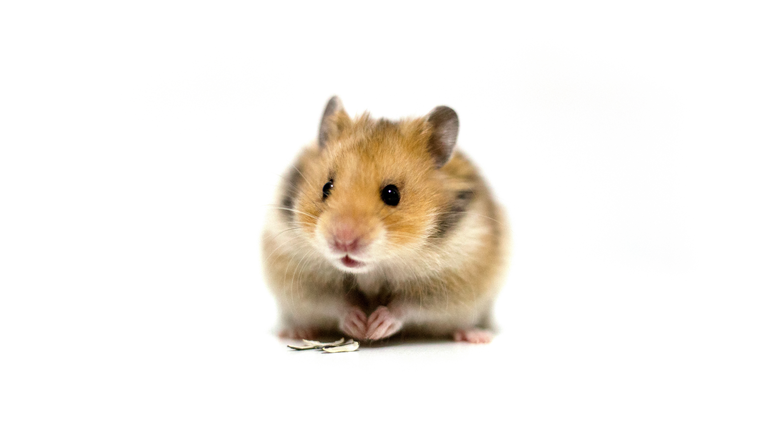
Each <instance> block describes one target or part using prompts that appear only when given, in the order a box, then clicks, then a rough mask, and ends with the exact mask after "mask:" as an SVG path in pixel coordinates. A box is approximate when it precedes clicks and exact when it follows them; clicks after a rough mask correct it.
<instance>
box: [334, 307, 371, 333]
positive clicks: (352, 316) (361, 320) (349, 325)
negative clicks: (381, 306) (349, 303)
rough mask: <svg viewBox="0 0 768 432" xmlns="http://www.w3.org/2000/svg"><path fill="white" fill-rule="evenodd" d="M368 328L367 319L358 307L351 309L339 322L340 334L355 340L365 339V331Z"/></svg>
mask: <svg viewBox="0 0 768 432" xmlns="http://www.w3.org/2000/svg"><path fill="white" fill-rule="evenodd" d="M367 327H368V317H367V316H366V315H365V312H363V311H362V309H360V308H359V307H353V308H352V309H350V310H349V312H347V314H346V315H345V316H344V319H342V320H341V326H340V329H341V331H342V333H344V334H345V335H347V336H351V337H353V338H355V339H365V331H366V329H367Z"/></svg>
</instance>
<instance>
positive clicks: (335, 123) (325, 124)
mask: <svg viewBox="0 0 768 432" xmlns="http://www.w3.org/2000/svg"><path fill="white" fill-rule="evenodd" d="M349 123H350V119H349V116H348V115H347V112H346V111H344V105H342V104H341V99H339V97H338V96H334V97H332V98H331V99H330V100H329V101H328V104H327V105H326V106H325V112H323V119H322V120H320V132H319V133H318V135H317V143H318V145H320V148H324V147H325V146H326V144H328V141H330V140H333V139H334V138H338V137H339V135H340V134H341V131H342V130H343V129H344V128H345V127H346V126H347V125H348V124H349Z"/></svg>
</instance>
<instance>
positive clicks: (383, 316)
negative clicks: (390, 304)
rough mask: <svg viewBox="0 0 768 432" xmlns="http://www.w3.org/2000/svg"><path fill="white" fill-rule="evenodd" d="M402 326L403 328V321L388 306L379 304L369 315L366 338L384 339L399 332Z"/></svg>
mask: <svg viewBox="0 0 768 432" xmlns="http://www.w3.org/2000/svg"><path fill="white" fill-rule="evenodd" d="M401 328H403V321H402V320H401V319H398V318H397V317H395V316H394V315H393V314H392V312H391V311H390V310H389V309H388V308H387V307H386V306H379V307H378V309H376V310H375V311H373V313H372V314H371V316H370V317H368V331H367V332H366V334H365V338H366V339H370V340H378V339H383V338H386V337H389V336H392V335H393V334H395V333H397V332H398V331H400V329H401Z"/></svg>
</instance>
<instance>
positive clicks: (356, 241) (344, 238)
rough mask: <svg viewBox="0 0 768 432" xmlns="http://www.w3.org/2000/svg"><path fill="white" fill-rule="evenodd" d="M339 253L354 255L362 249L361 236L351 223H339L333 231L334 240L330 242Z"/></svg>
mask: <svg viewBox="0 0 768 432" xmlns="http://www.w3.org/2000/svg"><path fill="white" fill-rule="evenodd" d="M329 243H330V245H331V247H332V248H333V249H334V250H336V251H337V252H348V253H354V252H357V251H358V250H359V249H360V246H361V239H360V235H359V234H358V233H357V231H356V230H355V229H354V226H353V225H351V224H349V223H343V222H342V223H339V224H338V225H336V227H335V229H334V230H333V238H332V239H331V241H330V242H329Z"/></svg>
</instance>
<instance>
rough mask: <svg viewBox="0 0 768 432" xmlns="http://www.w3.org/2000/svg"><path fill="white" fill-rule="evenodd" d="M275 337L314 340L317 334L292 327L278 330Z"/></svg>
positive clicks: (305, 329) (308, 329)
mask: <svg viewBox="0 0 768 432" xmlns="http://www.w3.org/2000/svg"><path fill="white" fill-rule="evenodd" d="M277 335H278V336H280V337H281V338H285V339H314V338H315V337H316V336H317V332H316V331H315V330H313V329H310V328H304V327H292V328H285V329H282V330H280V333H278V334H277Z"/></svg>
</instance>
